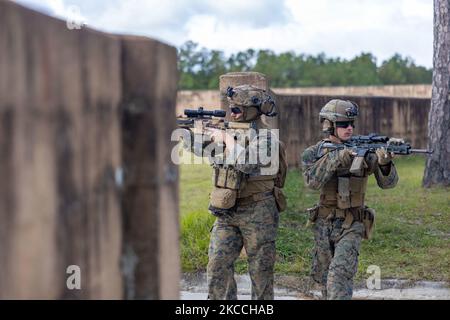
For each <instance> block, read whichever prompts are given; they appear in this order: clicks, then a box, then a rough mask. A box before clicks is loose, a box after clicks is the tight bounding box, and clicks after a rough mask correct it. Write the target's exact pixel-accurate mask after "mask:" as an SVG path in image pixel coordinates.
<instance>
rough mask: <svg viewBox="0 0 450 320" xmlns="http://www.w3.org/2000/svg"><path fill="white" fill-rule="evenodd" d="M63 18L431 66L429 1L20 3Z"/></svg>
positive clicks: (238, 44) (170, 36) (210, 43)
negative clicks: (72, 15)
mask: <svg viewBox="0 0 450 320" xmlns="http://www.w3.org/2000/svg"><path fill="white" fill-rule="evenodd" d="M19 2H21V3H27V4H28V5H30V4H31V5H33V4H34V5H35V6H39V7H40V9H41V10H42V8H46V9H43V10H44V11H45V10H46V11H47V12H48V11H50V13H52V14H54V15H59V16H64V14H66V13H67V7H68V6H69V5H72V4H74V5H78V6H79V7H80V9H81V14H82V15H83V17H84V18H85V19H86V20H87V21H86V22H87V23H88V25H90V26H92V27H95V28H98V29H101V30H105V31H110V32H120V33H132V34H140V35H146V36H149V37H153V38H157V39H160V40H163V41H165V42H168V43H170V44H172V45H175V46H179V45H181V44H182V43H183V42H185V41H187V40H193V41H195V42H198V43H199V45H200V46H203V47H206V48H210V49H218V50H224V51H225V53H226V54H230V53H233V52H236V51H242V50H246V49H248V48H254V49H271V50H274V51H275V52H282V51H289V50H292V51H295V52H297V53H307V54H317V53H319V52H325V53H326V54H327V55H328V56H333V57H336V56H340V57H343V58H347V59H349V58H352V57H354V56H355V55H357V54H359V53H361V52H372V53H373V54H374V55H375V56H376V57H377V58H378V62H381V61H382V60H384V59H386V58H389V57H391V56H392V55H393V54H394V53H396V52H398V53H400V54H402V55H404V56H410V57H412V58H413V59H414V60H415V61H416V63H418V64H420V65H425V66H427V67H431V66H432V50H433V49H432V48H433V46H432V41H433V3H432V1H430V0H377V1H373V0H339V1H336V0H226V1H211V0H165V1H161V0H145V1H144V0H140V1H138V0H110V1H106V0H105V1H100V0H97V1H89V0H78V1H76V0H43V1H38V0H19Z"/></svg>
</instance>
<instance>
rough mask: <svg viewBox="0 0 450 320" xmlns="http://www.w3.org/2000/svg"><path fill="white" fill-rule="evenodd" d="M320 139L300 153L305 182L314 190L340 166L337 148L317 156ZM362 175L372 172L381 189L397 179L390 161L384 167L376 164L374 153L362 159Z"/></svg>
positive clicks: (320, 186) (390, 185) (391, 184)
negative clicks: (363, 166) (363, 169)
mask: <svg viewBox="0 0 450 320" xmlns="http://www.w3.org/2000/svg"><path fill="white" fill-rule="evenodd" d="M321 142H322V141H320V142H318V143H317V144H315V145H313V146H311V147H309V148H307V149H306V150H305V151H304V152H303V154H302V168H303V177H304V181H305V184H306V185H307V186H308V187H309V188H311V189H314V190H319V189H321V188H322V187H323V186H324V185H325V183H327V182H328V181H329V180H330V179H331V178H332V177H333V176H334V175H335V174H336V170H337V169H338V168H342V166H341V163H340V161H339V159H338V150H332V151H329V152H326V153H325V154H323V155H322V156H321V157H318V155H317V151H318V149H319V145H320V143H321ZM364 161H365V168H366V169H365V172H364V175H370V174H372V173H373V174H374V175H375V179H376V180H377V184H378V186H379V187H380V188H382V189H389V188H393V187H395V185H396V184H397V181H398V175H397V170H396V169H395V165H394V163H393V162H391V163H390V164H389V165H388V166H386V168H383V169H382V168H381V167H380V166H379V165H378V159H377V156H376V154H374V153H368V154H367V155H366V157H365V159H364Z"/></svg>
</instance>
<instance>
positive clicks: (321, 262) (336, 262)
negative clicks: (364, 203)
mask: <svg viewBox="0 0 450 320" xmlns="http://www.w3.org/2000/svg"><path fill="white" fill-rule="evenodd" d="M342 223H343V219H334V220H331V221H327V220H325V219H322V218H319V219H317V221H316V222H315V224H314V240H315V248H314V249H315V250H314V258H313V264H312V274H311V275H312V278H313V279H314V281H316V282H317V283H319V284H321V285H322V294H325V297H324V299H328V300H350V299H351V298H352V295H353V277H354V276H355V274H356V272H357V270H358V255H359V249H360V244H361V240H362V237H363V232H364V225H363V224H362V223H361V222H358V221H355V222H353V223H352V225H351V226H350V227H349V228H348V229H344V228H343V227H342Z"/></svg>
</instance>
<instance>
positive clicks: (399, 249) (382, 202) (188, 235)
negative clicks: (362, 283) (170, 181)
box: [180, 156, 450, 281]
mask: <svg viewBox="0 0 450 320" xmlns="http://www.w3.org/2000/svg"><path fill="white" fill-rule="evenodd" d="M424 164H425V160H424V158H423V157H421V156H414V157H403V158H401V159H398V160H396V166H397V169H398V172H399V176H400V180H399V183H398V185H397V187H396V188H394V189H389V190H382V189H380V188H379V187H378V186H377V185H376V181H375V178H374V177H373V176H371V177H370V178H369V184H368V191H367V196H366V204H367V205H368V206H370V207H372V208H374V209H375V210H376V212H377V215H376V226H375V232H374V235H373V238H372V239H371V240H365V241H363V244H362V248H361V254H360V259H359V271H358V275H357V279H359V280H361V279H366V278H367V277H368V274H366V270H367V267H368V266H369V265H377V266H379V267H380V268H381V276H382V278H399V279H410V280H419V279H420V280H443V281H450V189H448V188H434V189H423V188H422V187H421V181H422V175H423V171H424ZM210 190H211V168H210V167H209V166H208V165H207V164H203V165H182V166H181V185H180V191H181V195H180V210H181V260H182V268H183V271H184V272H195V271H204V270H205V269H206V264H207V262H208V244H209V232H210V229H211V227H212V224H213V222H214V217H213V216H212V215H211V214H209V213H208V211H207V207H208V195H209V192H210ZM284 191H285V194H286V195H287V197H288V209H287V211H285V212H283V213H282V214H281V219H280V228H279V232H278V239H277V261H276V265H275V271H276V273H277V274H286V275H287V274H288V275H296V276H307V275H308V274H309V269H310V264H311V252H312V247H313V235H312V231H311V229H310V227H306V222H307V216H306V212H305V210H306V208H308V207H310V206H312V205H313V204H314V203H316V201H317V199H318V192H316V191H312V190H309V189H306V188H305V187H304V186H303V180H302V176H301V174H300V172H299V171H298V170H291V171H290V172H289V174H288V177H287V182H286V186H285V188H284ZM246 269H247V265H246V261H245V258H240V259H239V260H238V261H237V263H236V271H237V272H246Z"/></svg>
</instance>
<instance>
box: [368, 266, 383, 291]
mask: <svg viewBox="0 0 450 320" xmlns="http://www.w3.org/2000/svg"><path fill="white" fill-rule="evenodd" d="M366 273H369V274H372V275H371V276H370V277H369V278H368V279H367V281H366V285H367V289H369V290H380V289H381V269H380V267H379V266H376V265H370V266H369V267H367V272H366Z"/></svg>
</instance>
